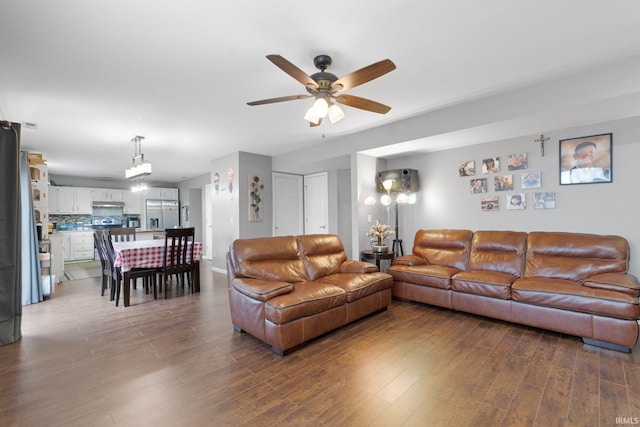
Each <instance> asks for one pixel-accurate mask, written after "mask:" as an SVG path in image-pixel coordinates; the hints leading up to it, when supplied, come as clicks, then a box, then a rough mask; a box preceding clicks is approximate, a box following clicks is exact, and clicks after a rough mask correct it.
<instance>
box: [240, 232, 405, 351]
mask: <svg viewBox="0 0 640 427" xmlns="http://www.w3.org/2000/svg"><path fill="white" fill-rule="evenodd" d="M227 280H228V284H229V305H230V308H231V321H232V323H233V328H234V329H235V330H236V331H245V332H248V333H250V334H251V335H253V336H254V337H256V338H258V339H260V340H262V341H264V342H265V343H267V344H269V345H271V346H272V348H273V351H274V352H276V353H277V354H279V355H284V354H286V353H288V352H290V351H292V350H294V349H296V348H297V347H299V346H300V345H302V344H303V343H305V342H307V341H309V340H310V339H312V338H315V337H318V336H320V335H322V334H324V333H326V332H329V331H332V330H334V329H337V328H339V327H340V326H342V325H345V324H347V323H350V322H353V321H354V320H357V319H360V318H362V317H364V316H366V315H368V314H371V313H374V312H376V311H381V310H385V309H386V308H387V306H388V305H389V303H390V302H391V287H392V285H393V279H392V278H391V276H390V275H389V274H386V273H381V272H379V271H378V268H377V267H376V266H375V265H373V264H370V263H366V262H362V261H353V260H348V259H347V255H346V253H345V251H344V248H343V245H342V242H341V241H340V239H339V238H338V236H335V235H331V234H318V235H305V236H285V237H264V238H256V239H239V240H236V241H234V242H233V243H232V244H231V246H230V248H229V252H228V253H227Z"/></svg>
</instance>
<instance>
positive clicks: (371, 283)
mask: <svg viewBox="0 0 640 427" xmlns="http://www.w3.org/2000/svg"><path fill="white" fill-rule="evenodd" d="M313 283H316V284H318V285H322V286H327V285H329V286H336V287H339V288H342V289H344V291H345V292H346V293H347V302H353V301H357V300H359V299H360V298H364V297H366V296H369V295H372V294H375V293H376V292H380V291H383V290H385V289H391V287H392V286H393V278H392V277H391V276H390V275H388V274H386V273H377V272H376V273H369V274H354V273H339V274H331V275H329V276H325V277H321V278H320V279H317V280H315V281H314V282H313Z"/></svg>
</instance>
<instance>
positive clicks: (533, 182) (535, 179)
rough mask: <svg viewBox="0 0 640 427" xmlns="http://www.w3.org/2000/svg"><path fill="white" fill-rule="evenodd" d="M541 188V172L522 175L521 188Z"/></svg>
mask: <svg viewBox="0 0 640 427" xmlns="http://www.w3.org/2000/svg"><path fill="white" fill-rule="evenodd" d="M541 186H542V183H541V181H540V172H527V173H523V174H520V188H522V189H527V188H540V187H541Z"/></svg>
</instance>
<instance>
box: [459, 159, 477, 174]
mask: <svg viewBox="0 0 640 427" xmlns="http://www.w3.org/2000/svg"><path fill="white" fill-rule="evenodd" d="M475 174H476V162H475V161H474V160H467V161H464V162H459V163H458V176H473V175H475Z"/></svg>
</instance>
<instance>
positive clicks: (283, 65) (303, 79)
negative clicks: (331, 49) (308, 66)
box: [267, 55, 318, 89]
mask: <svg viewBox="0 0 640 427" xmlns="http://www.w3.org/2000/svg"><path fill="white" fill-rule="evenodd" d="M267 59H268V60H269V61H271V62H273V63H274V64H275V65H276V66H277V67H278V68H280V69H281V70H282V71H284V72H285V73H287V74H289V75H290V76H291V77H293V78H294V79H296V80H297V81H299V82H300V83H302V84H303V85H305V87H311V88H312V89H317V87H318V84H317V83H316V82H315V80H313V79H312V78H311V77H309V75H308V74H307V73H305V72H304V71H302V70H301V69H300V68H298V67H296V66H295V65H293V64H292V63H291V62H289V61H288V60H286V59H284V58H283V57H282V56H280V55H267Z"/></svg>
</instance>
